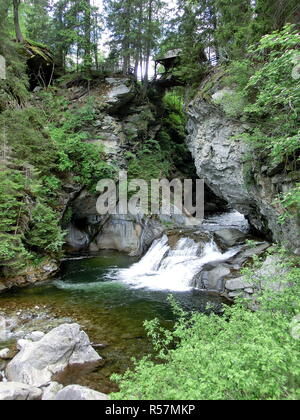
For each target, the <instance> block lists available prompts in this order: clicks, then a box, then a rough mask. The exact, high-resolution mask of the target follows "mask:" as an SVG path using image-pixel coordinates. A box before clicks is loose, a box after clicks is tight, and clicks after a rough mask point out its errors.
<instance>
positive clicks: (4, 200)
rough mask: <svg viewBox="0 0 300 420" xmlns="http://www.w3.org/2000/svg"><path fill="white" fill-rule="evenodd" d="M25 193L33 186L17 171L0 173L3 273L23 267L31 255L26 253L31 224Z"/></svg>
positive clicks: (0, 246)
mask: <svg viewBox="0 0 300 420" xmlns="http://www.w3.org/2000/svg"><path fill="white" fill-rule="evenodd" d="M26 191H30V186H29V185H28V182H27V180H26V178H25V177H24V175H23V174H22V173H21V172H19V171H17V170H6V169H5V168H3V167H2V168H1V170H0V220H1V224H0V238H1V240H0V273H2V274H3V273H4V272H5V273H10V272H14V271H17V270H20V269H21V268H23V267H24V265H25V263H26V261H27V260H28V259H29V257H30V255H29V253H28V252H27V250H26V249H25V246H24V243H23V242H22V239H23V227H24V225H25V226H26V223H27V220H28V212H29V209H28V205H27V203H26V201H27V200H26V197H28V195H27V193H26Z"/></svg>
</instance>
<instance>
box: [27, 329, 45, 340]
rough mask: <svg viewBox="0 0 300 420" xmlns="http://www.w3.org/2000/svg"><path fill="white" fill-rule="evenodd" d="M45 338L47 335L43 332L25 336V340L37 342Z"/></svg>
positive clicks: (34, 332)
mask: <svg viewBox="0 0 300 420" xmlns="http://www.w3.org/2000/svg"><path fill="white" fill-rule="evenodd" d="M44 336H45V333H43V332H42V331H33V332H32V333H30V334H27V335H26V336H25V339H26V340H30V341H34V342H36V341H39V340H41V339H42V338H43V337H44Z"/></svg>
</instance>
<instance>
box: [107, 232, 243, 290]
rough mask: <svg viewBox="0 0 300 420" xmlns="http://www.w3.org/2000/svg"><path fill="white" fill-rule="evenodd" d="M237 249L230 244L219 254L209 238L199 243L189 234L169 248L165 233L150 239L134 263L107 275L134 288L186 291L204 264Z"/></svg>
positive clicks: (225, 258)
mask: <svg viewBox="0 0 300 420" xmlns="http://www.w3.org/2000/svg"><path fill="white" fill-rule="evenodd" d="M237 252H238V248H232V249H231V250H229V251H227V252H226V253H224V254H222V253H221V252H220V250H219V249H218V247H217V245H216V244H215V243H214V242H213V241H211V242H209V243H206V244H204V245H203V244H201V243H196V242H195V241H193V240H192V239H190V238H181V239H180V240H179V241H178V242H177V245H176V247H175V248H174V249H171V247H170V246H169V244H168V237H167V236H166V235H164V236H163V237H162V238H161V239H157V240H155V241H154V242H153V244H152V246H151V248H150V249H149V251H148V252H147V254H146V255H145V256H144V257H143V258H142V259H141V260H140V261H139V262H138V263H136V264H134V265H133V266H131V267H130V268H127V269H121V270H115V271H114V272H113V273H110V275H109V277H110V278H112V277H113V278H114V279H115V280H119V281H122V282H124V283H126V284H128V285H130V286H131V287H134V288H148V289H151V290H172V291H187V290H190V289H191V288H192V287H191V283H192V280H193V278H194V276H195V274H197V273H198V272H200V271H201V268H202V267H203V265H204V264H206V263H208V262H211V261H214V262H216V261H217V262H222V261H226V260H227V259H228V258H230V257H232V256H233V255H235V254H236V253H237Z"/></svg>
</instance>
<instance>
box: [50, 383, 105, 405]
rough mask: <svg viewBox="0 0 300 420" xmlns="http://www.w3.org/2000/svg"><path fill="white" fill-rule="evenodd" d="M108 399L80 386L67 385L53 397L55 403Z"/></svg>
mask: <svg viewBox="0 0 300 420" xmlns="http://www.w3.org/2000/svg"><path fill="white" fill-rule="evenodd" d="M108 399H109V397H108V396H107V395H106V394H102V393H101V392H97V391H94V390H92V389H90V388H86V387H84V386H80V385H69V386H67V387H66V388H64V389H62V390H61V391H59V392H58V394H57V395H56V397H55V400H56V401H95V400H97V401H100V400H108Z"/></svg>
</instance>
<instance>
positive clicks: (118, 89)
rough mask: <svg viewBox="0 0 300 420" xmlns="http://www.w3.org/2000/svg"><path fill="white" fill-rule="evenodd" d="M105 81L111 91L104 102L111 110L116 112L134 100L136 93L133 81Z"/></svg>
mask: <svg viewBox="0 0 300 420" xmlns="http://www.w3.org/2000/svg"><path fill="white" fill-rule="evenodd" d="M105 80H106V82H107V84H108V86H109V90H108V92H107V93H106V97H105V99H104V101H105V103H106V104H107V105H108V106H109V110H111V111H113V112H115V111H117V110H118V109H119V108H121V107H122V106H124V105H125V104H126V103H128V102H130V101H131V100H132V99H133V98H134V96H135V93H136V91H135V86H134V83H133V81H132V80H131V79H129V78H128V79H126V78H124V77H122V78H113V77H108V78H107V79H105Z"/></svg>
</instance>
